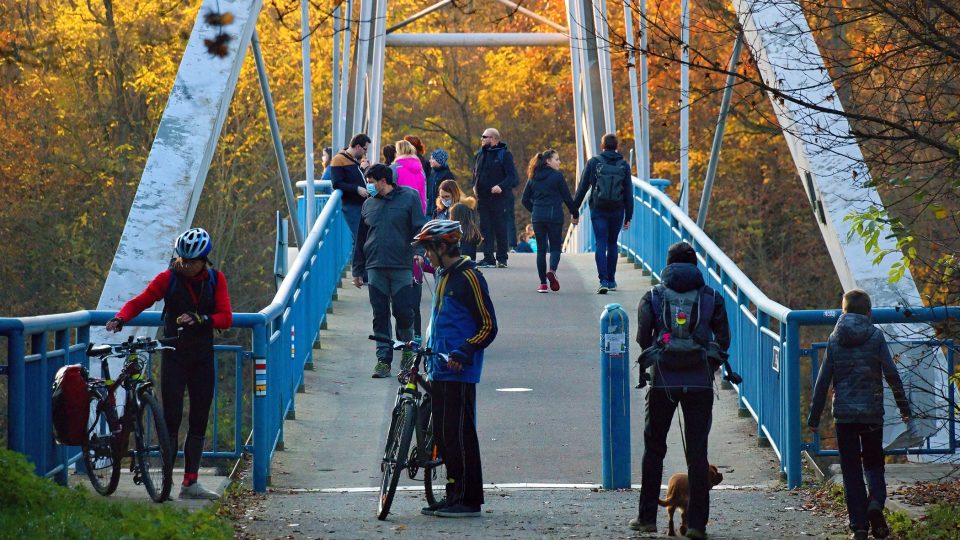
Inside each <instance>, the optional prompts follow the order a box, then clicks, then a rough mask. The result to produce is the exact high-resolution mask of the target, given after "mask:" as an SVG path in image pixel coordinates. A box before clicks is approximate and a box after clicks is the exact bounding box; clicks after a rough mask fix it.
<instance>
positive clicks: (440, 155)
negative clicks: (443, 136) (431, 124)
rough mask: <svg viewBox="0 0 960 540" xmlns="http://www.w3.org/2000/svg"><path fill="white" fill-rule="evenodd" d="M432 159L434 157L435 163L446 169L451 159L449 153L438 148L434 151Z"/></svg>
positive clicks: (431, 155)
mask: <svg viewBox="0 0 960 540" xmlns="http://www.w3.org/2000/svg"><path fill="white" fill-rule="evenodd" d="M430 157H432V158H433V160H434V161H436V162H437V163H439V164H440V166H441V167H446V166H447V160H448V159H450V155H449V154H447V151H446V150H444V149H442V148H437V149H436V150H434V151H433V153H432V154H430Z"/></svg>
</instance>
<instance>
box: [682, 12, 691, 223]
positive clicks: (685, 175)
mask: <svg viewBox="0 0 960 540" xmlns="http://www.w3.org/2000/svg"><path fill="white" fill-rule="evenodd" d="M680 208H682V209H683V211H684V212H686V214H687V215H690V0H681V2H680Z"/></svg>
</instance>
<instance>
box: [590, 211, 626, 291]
mask: <svg viewBox="0 0 960 540" xmlns="http://www.w3.org/2000/svg"><path fill="white" fill-rule="evenodd" d="M590 223H591V224H592V225H593V236H594V237H596V243H597V248H596V253H595V254H594V257H595V258H596V261H597V277H598V278H600V281H601V282H603V283H607V282H610V281H615V279H614V276H615V274H616V273H617V256H618V255H619V252H618V250H617V239H618V238H619V237H620V228H621V227H623V209H620V210H593V209H591V210H590Z"/></svg>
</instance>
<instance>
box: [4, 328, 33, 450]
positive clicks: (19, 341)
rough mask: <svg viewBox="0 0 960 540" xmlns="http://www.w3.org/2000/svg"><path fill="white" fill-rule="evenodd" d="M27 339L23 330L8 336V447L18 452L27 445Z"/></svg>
mask: <svg viewBox="0 0 960 540" xmlns="http://www.w3.org/2000/svg"><path fill="white" fill-rule="evenodd" d="M26 349H27V345H26V341H24V338H23V332H22V331H15V332H12V333H11V334H9V335H8V336H7V361H8V362H9V367H8V368H7V369H8V371H7V391H8V392H9V394H8V396H7V397H8V400H7V407H8V409H7V410H8V413H7V414H8V415H9V416H8V420H7V422H8V423H7V447H8V448H9V449H11V450H16V451H17V452H26V451H27V449H26V446H27V415H26V407H27V406H28V405H27V376H26V373H25V372H26V362H25V361H24V356H25V355H26Z"/></svg>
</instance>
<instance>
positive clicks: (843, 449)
mask: <svg viewBox="0 0 960 540" xmlns="http://www.w3.org/2000/svg"><path fill="white" fill-rule="evenodd" d="M835 426H836V428H837V450H838V451H839V452H840V470H841V471H842V472H843V498H844V499H846V502H847V514H849V516H850V529H851V530H854V531H856V530H867V529H868V523H867V505H868V504H869V503H870V501H871V500H874V501H877V502H879V503H880V506H881V507H882V506H883V504H884V502H885V501H886V499H887V482H886V480H885V479H884V477H883V425H881V424H840V423H837V424H835ZM864 477H866V479H867V485H866V486H864V484H863V479H864ZM868 490H869V497H868V495H867V493H868Z"/></svg>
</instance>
